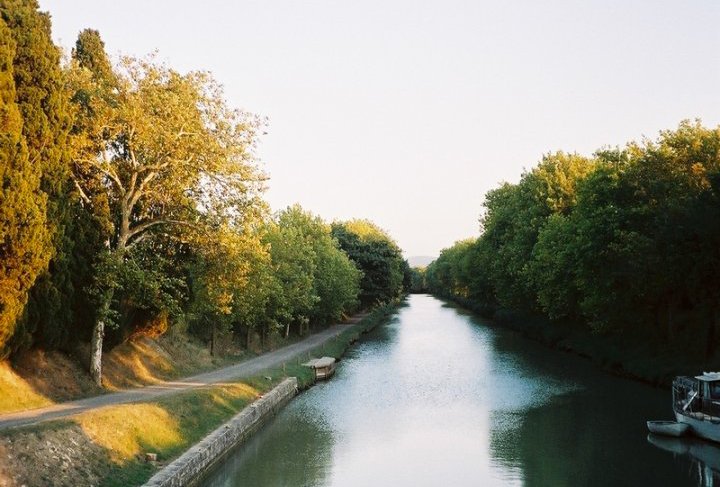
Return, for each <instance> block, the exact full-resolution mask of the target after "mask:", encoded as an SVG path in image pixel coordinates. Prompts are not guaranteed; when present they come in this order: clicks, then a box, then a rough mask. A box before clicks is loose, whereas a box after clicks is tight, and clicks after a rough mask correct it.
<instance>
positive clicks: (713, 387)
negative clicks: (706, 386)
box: [710, 381, 720, 399]
mask: <svg viewBox="0 0 720 487" xmlns="http://www.w3.org/2000/svg"><path fill="white" fill-rule="evenodd" d="M710 399H720V381H718V382H711V383H710Z"/></svg>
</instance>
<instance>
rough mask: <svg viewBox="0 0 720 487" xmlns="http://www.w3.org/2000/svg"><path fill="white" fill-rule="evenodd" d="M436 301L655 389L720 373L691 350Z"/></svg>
mask: <svg viewBox="0 0 720 487" xmlns="http://www.w3.org/2000/svg"><path fill="white" fill-rule="evenodd" d="M437 297H439V298H440V299H444V300H446V301H449V302H452V303H453V304H455V305H457V306H458V307H460V308H463V309H465V310H468V311H470V312H472V313H474V314H477V315H479V316H482V317H483V318H486V319H488V320H490V322H491V323H492V324H494V325H496V326H502V327H505V328H510V329H512V330H514V331H516V332H518V333H520V334H521V335H523V336H525V337H527V338H530V339H532V340H536V341H538V342H541V343H543V344H544V345H546V346H548V347H551V348H554V349H556V350H560V351H564V352H569V353H573V354H576V355H579V356H581V357H584V358H587V359H588V360H591V361H592V362H593V363H595V364H596V365H598V366H599V367H601V368H602V369H603V370H605V371H607V372H609V373H611V374H613V375H617V376H620V377H625V378H629V379H632V380H637V381H639V382H644V383H647V384H650V385H654V386H657V387H663V388H667V387H670V385H671V383H672V380H673V378H674V377H675V376H677V375H694V374H697V373H699V372H701V371H703V370H718V369H720V358H718V357H716V359H715V362H714V363H708V362H707V361H705V360H704V357H703V356H702V354H692V353H691V354H688V351H687V350H678V349H677V348H673V347H670V348H665V349H660V350H659V349H657V348H655V347H653V346H652V345H651V344H650V343H649V341H648V340H647V339H644V338H643V337H642V336H637V335H633V334H631V333H625V334H623V335H621V336H617V335H610V334H607V335H603V334H600V333H592V332H591V331H589V330H587V329H586V328H584V327H577V326H573V325H572V324H568V323H555V322H552V321H549V320H548V319H547V318H544V317H542V316H532V315H525V314H521V313H518V312H516V311H513V310H507V309H498V310H491V309H488V308H487V307H485V306H482V305H480V304H478V303H475V302H473V301H469V300H467V299H463V298H458V297H454V296H437Z"/></svg>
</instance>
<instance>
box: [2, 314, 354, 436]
mask: <svg viewBox="0 0 720 487" xmlns="http://www.w3.org/2000/svg"><path fill="white" fill-rule="evenodd" d="M365 316H366V315H364V314H360V315H356V316H354V317H352V318H351V319H349V320H348V321H347V322H345V323H342V324H337V325H334V326H332V327H330V328H328V329H326V330H323V331H321V332H320V333H316V334H314V335H310V336H309V337H307V338H305V339H304V340H302V341H300V342H297V343H293V344H292V345H287V346H285V347H282V348H278V349H277V350H274V351H272V352H268V353H266V354H263V355H260V356H258V357H255V358H252V359H250V360H246V361H244V362H240V363H237V364H234V365H230V366H227V367H223V368H221V369H216V370H213V371H210V372H204V373H202V374H197V375H193V376H191V377H185V378H183V379H178V380H175V381H167V382H160V383H158V384H154V385H150V386H145V387H138V388H135V389H126V390H124V391H119V392H113V393H110V394H103V395H100V396H93V397H88V398H85V399H79V400H77V401H69V402H63V403H58V404H53V405H52V406H47V407H44V408H38V409H30V410H27V411H20V412H17V413H10V414H2V415H0V430H3V429H7V428H13V427H17V426H26V425H30V424H34V423H39V422H42V421H48V420H52V419H59V418H64V417H67V416H72V415H75V414H79V413H83V412H85V411H90V410H92V409H97V408H101V407H104V406H112V405H116V404H126V403H132V402H141V401H149V400H152V399H155V398H158V397H161V396H167V395H170V394H177V393H178V392H183V391H187V390H190V389H194V388H198V387H205V386H208V385H212V384H217V383H218V382H228V381H232V380H236V379H241V378H247V377H252V376H254V375H257V374H258V373H259V372H261V371H262V370H265V369H270V368H273V367H277V366H280V365H282V364H283V363H285V362H289V361H290V360H292V359H294V358H295V357H298V356H301V355H303V354H305V353H307V352H309V351H310V350H312V349H313V348H315V347H317V346H319V345H322V344H323V343H325V342H327V341H328V340H331V339H332V338H334V337H336V336H338V335H339V334H340V333H342V332H343V331H344V330H346V329H347V328H348V327H350V326H352V325H354V324H356V323H357V322H358V321H360V320H361V319H363V318H364V317H365Z"/></svg>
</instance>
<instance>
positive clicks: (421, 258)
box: [407, 255, 435, 267]
mask: <svg viewBox="0 0 720 487" xmlns="http://www.w3.org/2000/svg"><path fill="white" fill-rule="evenodd" d="M434 260H435V257H429V256H427V255H415V256H413V257H408V260H407V261H408V264H410V267H427V265H428V264H429V263H430V262H432V261H434Z"/></svg>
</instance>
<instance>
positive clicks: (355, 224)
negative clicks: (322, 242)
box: [332, 220, 407, 306]
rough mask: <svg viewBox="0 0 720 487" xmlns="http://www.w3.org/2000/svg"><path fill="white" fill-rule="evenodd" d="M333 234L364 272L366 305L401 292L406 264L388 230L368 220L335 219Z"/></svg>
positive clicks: (362, 289) (362, 295)
mask: <svg viewBox="0 0 720 487" xmlns="http://www.w3.org/2000/svg"><path fill="white" fill-rule="evenodd" d="M332 235H333V237H335V238H336V239H337V241H338V243H339V244H340V248H341V249H342V250H343V251H344V252H345V253H346V254H347V255H348V257H349V258H350V260H352V261H353V262H354V263H355V265H356V266H357V268H358V269H359V270H360V271H362V273H363V277H362V280H361V282H360V302H361V303H362V304H363V305H364V306H373V305H376V304H378V303H385V302H388V301H391V300H392V299H395V298H397V297H399V296H400V295H401V294H402V292H403V281H404V276H405V272H404V269H405V267H406V266H407V264H406V263H404V260H403V258H402V252H401V251H400V248H399V247H398V246H397V244H396V243H395V241H394V240H393V239H392V238H391V237H390V236H389V235H388V234H387V233H386V232H385V231H383V230H382V229H380V228H379V227H378V226H377V225H375V224H374V223H372V222H370V221H368V220H351V221H348V222H336V223H333V224H332Z"/></svg>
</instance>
